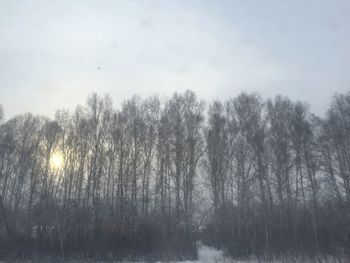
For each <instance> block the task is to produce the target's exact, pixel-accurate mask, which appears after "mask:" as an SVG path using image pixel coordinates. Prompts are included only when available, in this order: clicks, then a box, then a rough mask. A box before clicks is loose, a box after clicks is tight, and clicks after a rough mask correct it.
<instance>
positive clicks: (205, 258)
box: [173, 243, 233, 263]
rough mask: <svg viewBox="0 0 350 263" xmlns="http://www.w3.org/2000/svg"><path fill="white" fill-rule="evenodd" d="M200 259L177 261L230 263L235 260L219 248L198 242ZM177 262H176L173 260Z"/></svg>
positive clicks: (182, 262)
mask: <svg viewBox="0 0 350 263" xmlns="http://www.w3.org/2000/svg"><path fill="white" fill-rule="evenodd" d="M197 248H198V260H195V261H190V260H187V261H180V262H179V261H177V262H176V263H219V262H220V263H221V262H223V263H225V262H226V263H228V262H233V261H232V259H231V258H228V257H226V256H225V255H224V253H223V252H222V251H221V250H217V249H215V248H213V247H208V246H205V245H203V244H201V243H198V245H197ZM173 263H175V262H173Z"/></svg>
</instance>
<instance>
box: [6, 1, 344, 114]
mask: <svg viewBox="0 0 350 263" xmlns="http://www.w3.org/2000/svg"><path fill="white" fill-rule="evenodd" d="M0 7H1V8H0V61H1V64H0V103H2V104H3V105H4V110H5V113H6V115H7V117H11V116H13V115H14V114H19V113H22V112H24V111H32V112H34V113H41V114H47V115H50V116H53V114H54V112H55V110H56V109H58V108H62V107H66V108H71V109H72V108H73V107H74V106H75V105H76V104H78V103H83V102H84V101H85V99H86V97H87V96H88V94H90V93H91V92H93V91H96V92H98V93H110V94H111V96H112V97H113V99H114V101H115V102H116V103H118V102H120V101H121V100H123V99H125V98H128V97H130V96H131V95H133V94H139V95H142V96H147V95H150V94H155V93H158V94H161V95H170V94H172V93H173V92H174V91H182V90H185V89H192V90H194V91H195V92H196V93H197V94H198V95H199V96H200V97H202V98H205V99H207V100H211V99H214V98H220V99H224V98H227V97H231V96H235V95H237V94H238V93H239V92H241V91H257V92H259V93H260V94H262V95H263V96H264V97H268V96H273V95H275V94H279V93H281V94H284V95H288V96H290V97H291V98H293V99H301V100H306V101H308V102H309V103H310V104H311V105H312V110H313V111H314V112H316V113H319V114H322V113H323V112H324V109H325V108H326V107H327V105H328V103H329V97H330V95H331V94H333V93H334V92H336V91H338V92H342V91H344V90H346V89H348V85H349V80H350V77H349V74H348V72H347V70H348V68H349V66H350V51H349V50H350V49H349V46H350V37H349V36H350V18H349V16H348V14H349V11H350V4H349V2H348V1H331V0H327V1H326V0H318V1H272V0H271V1H238V0H237V1H199V0H198V1H136V0H135V1H133V0H128V1H127V0H125V1H39V0H38V1H5V0H0Z"/></svg>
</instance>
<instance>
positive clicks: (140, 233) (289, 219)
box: [0, 91, 350, 261]
mask: <svg viewBox="0 0 350 263" xmlns="http://www.w3.org/2000/svg"><path fill="white" fill-rule="evenodd" d="M43 103H44V102H43ZM5 116H6V109H3V108H2V107H0V260H1V259H6V258H32V257H35V256H38V255H45V256H48V257H54V258H60V259H68V258H98V259H103V260H107V261H108V260H122V259H147V260H164V261H167V260H175V259H176V260H193V259H196V258H197V250H196V246H197V241H198V240H201V242H203V243H205V244H208V245H211V246H214V247H216V248H218V249H222V250H223V251H225V252H226V253H228V254H229V255H231V256H232V257H233V258H244V257H247V256H251V255H255V256H258V257H261V258H264V259H269V258H271V257H273V256H276V255H307V256H315V255H338V254H349V253H350V92H348V93H345V94H336V95H334V96H333V97H332V99H331V103H330V105H329V107H328V110H327V112H326V114H325V115H324V116H323V117H319V116H316V115H315V114H313V113H311V112H310V109H309V106H308V104H307V103H306V102H300V101H292V100H290V99H289V98H287V97H284V96H280V95H278V96H276V97H274V98H270V99H263V98H262V97H261V96H260V95H259V94H257V93H241V94H239V95H238V96H237V97H235V98H228V99H227V100H225V101H219V100H216V101H212V102H205V101H203V100H200V99H199V98H198V97H197V96H196V94H195V93H194V92H192V91H186V92H183V93H175V94H173V95H172V96H171V97H169V98H165V97H159V96H150V97H148V98H141V97H138V96H134V97H132V98H130V99H128V100H125V101H123V102H122V103H121V104H120V105H119V106H118V108H116V107H115V106H114V105H113V103H112V99H111V97H110V96H108V95H105V96H99V95H97V94H91V95H90V97H89V98H88V99H87V102H86V104H85V105H79V106H77V107H76V109H75V110H74V111H68V110H58V111H57V112H56V115H55V117H54V118H53V119H51V118H48V117H45V116H36V115H33V114H31V113H25V114H22V115H18V116H15V117H12V118H10V119H6V118H5Z"/></svg>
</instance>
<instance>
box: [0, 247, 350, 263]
mask: <svg viewBox="0 0 350 263" xmlns="http://www.w3.org/2000/svg"><path fill="white" fill-rule="evenodd" d="M197 248H198V260H186V261H171V262H170V263H258V262H272V263H298V262H305V263H313V262H316V263H342V262H350V261H349V260H348V259H347V258H344V257H342V258H338V257H332V256H330V257H322V258H315V259H305V258H304V259H300V258H293V257H290V258H283V259H277V258H275V259H272V260H271V261H261V260H259V259H256V258H254V257H252V258H251V259H247V260H234V259H232V258H231V257H228V256H226V255H225V254H224V252H223V251H221V250H217V249H215V248H214V247H209V246H206V245H203V244H201V243H198V244H197ZM5 262H7V261H1V260H0V263H5ZM11 262H16V263H34V262H40V263H47V262H55V263H58V262H62V263H63V262H64V263H83V262H91V263H107V262H106V261H95V260H87V261H81V260H66V261H57V260H55V261H51V260H48V261H45V260H42V259H41V260H38V261H37V260H30V261H11ZM109 262H110V261H109ZM147 262H148V261H133V262H131V261H118V262H117V261H115V263H147ZM156 263H165V262H163V261H158V262H156Z"/></svg>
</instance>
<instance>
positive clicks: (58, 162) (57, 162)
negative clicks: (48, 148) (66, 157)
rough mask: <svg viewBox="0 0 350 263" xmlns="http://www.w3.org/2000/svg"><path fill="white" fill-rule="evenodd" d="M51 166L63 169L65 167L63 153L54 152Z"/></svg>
mask: <svg viewBox="0 0 350 263" xmlns="http://www.w3.org/2000/svg"><path fill="white" fill-rule="evenodd" d="M50 166H51V167H52V168H53V169H56V170H60V169H62V168H63V154H62V153H60V152H54V153H53V154H52V155H51V158H50Z"/></svg>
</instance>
